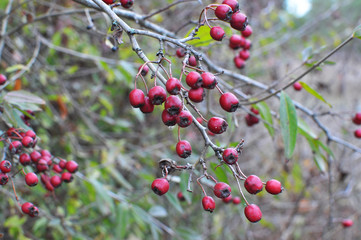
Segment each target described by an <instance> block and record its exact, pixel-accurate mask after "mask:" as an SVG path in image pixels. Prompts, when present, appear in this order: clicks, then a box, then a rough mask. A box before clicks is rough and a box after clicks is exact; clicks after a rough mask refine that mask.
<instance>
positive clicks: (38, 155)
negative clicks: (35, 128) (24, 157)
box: [30, 151, 41, 163]
mask: <svg viewBox="0 0 361 240" xmlns="http://www.w3.org/2000/svg"><path fill="white" fill-rule="evenodd" d="M30 158H31V161H33V162H34V163H37V162H38V161H39V159H40V158H41V153H39V152H38V151H33V152H32V153H30Z"/></svg>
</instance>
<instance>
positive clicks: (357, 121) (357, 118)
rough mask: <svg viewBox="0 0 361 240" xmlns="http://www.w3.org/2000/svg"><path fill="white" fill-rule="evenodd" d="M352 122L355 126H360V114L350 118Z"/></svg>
mask: <svg viewBox="0 0 361 240" xmlns="http://www.w3.org/2000/svg"><path fill="white" fill-rule="evenodd" d="M352 122H353V123H354V124H356V125H360V124H361V113H356V114H355V116H354V117H353V118H352Z"/></svg>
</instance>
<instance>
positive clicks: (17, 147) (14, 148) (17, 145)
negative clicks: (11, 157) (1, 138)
mask: <svg viewBox="0 0 361 240" xmlns="http://www.w3.org/2000/svg"><path fill="white" fill-rule="evenodd" d="M22 148H23V145H22V144H21V142H20V141H13V142H11V143H10V144H9V151H10V152H11V153H12V154H16V153H20V152H21V150H22Z"/></svg>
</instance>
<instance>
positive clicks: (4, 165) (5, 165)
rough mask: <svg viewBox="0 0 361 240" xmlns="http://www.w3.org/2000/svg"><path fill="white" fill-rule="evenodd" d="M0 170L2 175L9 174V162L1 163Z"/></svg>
mask: <svg viewBox="0 0 361 240" xmlns="http://www.w3.org/2000/svg"><path fill="white" fill-rule="evenodd" d="M0 170H1V171H2V172H3V173H8V172H11V162H9V161H8V160H3V161H1V162H0Z"/></svg>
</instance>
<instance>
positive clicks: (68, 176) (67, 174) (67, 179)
mask: <svg viewBox="0 0 361 240" xmlns="http://www.w3.org/2000/svg"><path fill="white" fill-rule="evenodd" d="M61 180H62V181H64V182H66V183H69V182H71V181H73V174H71V173H70V172H64V173H63V174H62V175H61Z"/></svg>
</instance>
